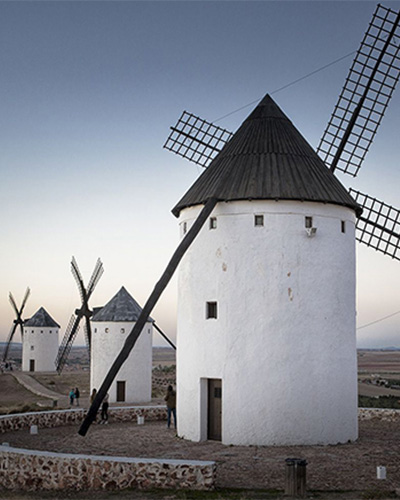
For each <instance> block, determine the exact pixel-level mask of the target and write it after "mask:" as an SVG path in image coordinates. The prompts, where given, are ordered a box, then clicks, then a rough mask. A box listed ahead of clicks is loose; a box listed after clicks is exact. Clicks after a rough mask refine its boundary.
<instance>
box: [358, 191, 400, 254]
mask: <svg viewBox="0 0 400 500" xmlns="http://www.w3.org/2000/svg"><path fill="white" fill-rule="evenodd" d="M350 194H351V195H352V196H353V198H354V199H355V200H356V202H357V203H358V204H359V205H360V206H361V207H362V208H363V213H362V215H361V216H360V217H359V218H358V220H357V225H356V238H357V240H358V241H359V242H361V243H364V244H365V245H367V246H369V247H372V248H374V249H375V250H377V251H378V252H381V253H384V254H385V255H389V256H390V257H392V258H393V259H396V260H400V250H399V248H400V211H399V210H398V209H397V208H394V207H391V206H390V205H387V204H386V203H384V202H383V201H379V200H377V199H376V198H373V197H372V196H369V195H367V194H363V193H361V192H360V191H355V190H354V189H350Z"/></svg>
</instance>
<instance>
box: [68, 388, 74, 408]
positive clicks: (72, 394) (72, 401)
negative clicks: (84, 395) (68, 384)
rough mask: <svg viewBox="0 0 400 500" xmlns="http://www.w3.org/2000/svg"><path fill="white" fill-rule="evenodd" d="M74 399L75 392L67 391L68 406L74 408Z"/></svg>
mask: <svg viewBox="0 0 400 500" xmlns="http://www.w3.org/2000/svg"><path fill="white" fill-rule="evenodd" d="M74 397H75V391H74V389H71V390H70V391H69V404H70V405H71V406H74Z"/></svg>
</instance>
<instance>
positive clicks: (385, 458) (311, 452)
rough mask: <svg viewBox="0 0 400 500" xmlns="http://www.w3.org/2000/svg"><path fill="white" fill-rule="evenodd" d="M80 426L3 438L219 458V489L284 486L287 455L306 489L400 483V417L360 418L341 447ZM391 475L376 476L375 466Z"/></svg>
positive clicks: (159, 427) (84, 449)
mask: <svg viewBox="0 0 400 500" xmlns="http://www.w3.org/2000/svg"><path fill="white" fill-rule="evenodd" d="M77 431H78V427H61V428H55V429H40V430H39V434H38V435H30V434H29V432H27V431H18V432H12V433H11V432H10V433H6V434H3V435H2V437H1V442H8V443H9V444H10V445H11V446H14V447H18V448H25V449H37V450H48V451H57V452H64V453H81V454H95V455H111V456H112V455H117V456H131V457H151V458H154V457H160V458H172V459H193V460H214V461H216V462H217V464H218V467H217V486H218V487H220V488H227V487H229V488H254V489H258V488H260V489H267V488H276V489H280V490H282V489H283V488H284V476H285V459H286V458H288V457H291V458H292V457H296V458H303V459H306V460H307V462H308V466H307V488H308V489H313V490H359V491H366V490H371V491H372V490H386V491H388V490H392V491H394V490H395V489H396V488H400V422H384V421H381V420H369V421H361V422H360V438H359V440H358V441H357V442H356V443H349V444H343V445H336V446H276V447H262V446H225V445H222V444H221V443H219V442H215V441H206V442H203V443H192V442H189V441H185V440H183V439H180V438H178V437H176V435H175V432H174V431H173V430H170V429H167V428H166V426H165V423H164V422H146V423H145V425H143V426H138V425H136V423H113V422H112V421H111V422H110V425H93V426H92V427H91V429H90V431H89V432H88V434H87V435H86V437H82V436H80V435H78V433H77ZM378 465H383V466H385V467H386V468H387V479H386V480H378V479H377V478H376V467H377V466H378Z"/></svg>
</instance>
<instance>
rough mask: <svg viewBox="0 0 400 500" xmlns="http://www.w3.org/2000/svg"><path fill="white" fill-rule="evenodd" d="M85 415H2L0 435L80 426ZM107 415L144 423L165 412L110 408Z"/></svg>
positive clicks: (153, 408) (72, 412) (157, 408)
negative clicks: (140, 418) (32, 429)
mask: <svg viewBox="0 0 400 500" xmlns="http://www.w3.org/2000/svg"><path fill="white" fill-rule="evenodd" d="M85 415H86V410H84V409H83V408H76V409H71V410H54V411H41V412H30V413H18V414H15V415H2V416H0V433H3V432H9V431H17V430H20V429H29V428H30V426H31V425H37V426H38V428H39V429H40V428H42V429H43V428H48V427H61V426H65V425H75V424H80V423H81V422H82V421H83V419H84V417H85ZM109 415H110V417H111V418H112V419H113V420H114V421H116V422H128V421H130V420H136V418H137V416H138V415H141V416H144V419H145V421H146V420H166V418H167V411H166V409H165V407H164V406H125V407H110V409H109Z"/></svg>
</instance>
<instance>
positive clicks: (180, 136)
mask: <svg viewBox="0 0 400 500" xmlns="http://www.w3.org/2000/svg"><path fill="white" fill-rule="evenodd" d="M232 135H233V134H232V132H229V130H226V129H224V128H221V127H218V126H217V125H214V124H213V123H211V122H208V121H206V120H203V119H202V118H199V117H198V116H196V115H193V114H191V113H188V112H187V111H184V112H183V113H182V115H181V117H180V118H179V120H178V122H177V124H176V125H175V126H174V127H171V133H170V135H169V137H168V139H167V141H166V142H165V144H164V148H166V149H168V150H169V151H172V152H173V153H176V154H177V155H179V156H182V157H183V158H186V159H187V160H189V161H192V162H194V163H196V164H197V165H200V166H201V167H207V166H208V164H209V163H210V162H211V160H212V159H213V158H214V157H215V156H216V155H217V154H218V153H219V151H221V149H222V148H223V147H224V145H225V144H226V143H227V142H228V141H229V139H230V138H231V137H232Z"/></svg>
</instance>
